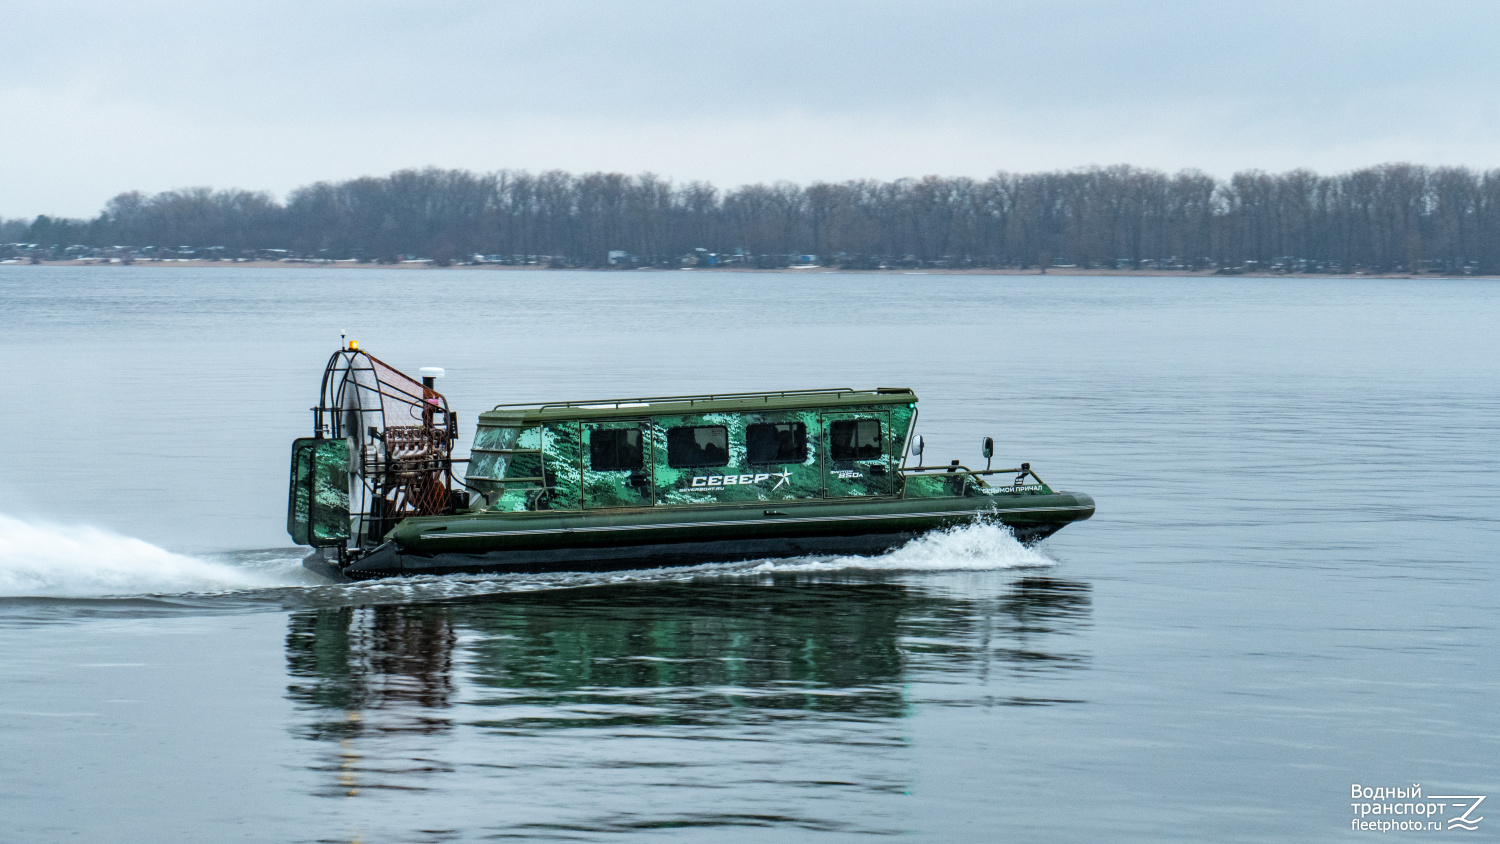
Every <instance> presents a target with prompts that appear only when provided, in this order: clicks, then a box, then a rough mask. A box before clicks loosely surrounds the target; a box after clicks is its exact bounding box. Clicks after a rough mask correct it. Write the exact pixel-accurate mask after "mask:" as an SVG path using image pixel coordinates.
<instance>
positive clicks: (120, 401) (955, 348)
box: [0, 267, 1500, 842]
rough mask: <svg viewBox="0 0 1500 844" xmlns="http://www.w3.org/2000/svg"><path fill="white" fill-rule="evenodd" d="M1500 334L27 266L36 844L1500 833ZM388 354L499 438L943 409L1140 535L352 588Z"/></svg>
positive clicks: (16, 349) (1184, 313)
mask: <svg viewBox="0 0 1500 844" xmlns="http://www.w3.org/2000/svg"><path fill="white" fill-rule="evenodd" d="M1496 325H1500V285H1497V284H1496V283H1494V282H1491V281H1475V280H1426V279H1424V280H1378V281H1320V280H1277V279H1231V280H1209V279H1154V278H1068V277H1059V276H1050V275H1049V276H1046V277H1033V276H1028V277H982V276H942V275H918V274H902V275H843V274H801V275H799V274H793V273H785V274H781V273H760V274H729V273H716V274H707V273H686V272H684V273H596V274H588V273H570V272H484V271H476V272H468V271H458V270H452V271H395V270H393V271H380V270H352V271H343V270H321V269H307V270H292V269H288V270H266V271H263V270H237V269H222V270H191V269H165V268H163V269H155V268H144V267H136V268H49V267H35V268H33V267H0V364H3V366H0V395H4V396H6V397H7V398H6V401H5V404H4V407H5V412H4V413H0V443H4V448H5V453H6V456H5V468H4V470H3V472H0V828H3V829H4V830H5V834H4V835H0V839H5V840H11V839H14V840H18V841H64V840H96V841H115V840H159V841H193V842H196V841H207V840H248V841H277V842H280V841H307V842H311V841H370V842H373V841H398V842H400V841H407V842H428V841H431V842H440V841H483V840H496V839H520V840H569V841H615V840H635V839H640V840H650V841H656V840H681V841H700V840H715V841H783V840H828V841H838V840H852V839H854V838H864V837H869V836H872V835H899V836H902V837H904V838H905V839H909V840H920V841H934V842H936V841H991V840H1031V841H1084V840H1098V841H1161V840H1177V841H1204V840H1213V841H1288V840H1307V841H1324V840H1335V839H1339V840H1342V839H1343V838H1345V837H1346V836H1349V835H1357V836H1358V835H1374V834H1378V833H1351V832H1350V822H1351V807H1350V805H1349V804H1350V802H1351V800H1350V798H1349V796H1348V795H1349V793H1350V785H1351V784H1352V783H1361V784H1364V785H1372V786H1387V785H1389V786H1395V785H1400V786H1402V787H1405V786H1408V785H1410V784H1411V783H1413V782H1420V783H1422V785H1423V788H1424V791H1425V792H1426V794H1428V795H1432V794H1455V795H1481V794H1483V795H1489V801H1490V802H1492V803H1500V763H1497V761H1496V760H1497V759H1500V705H1497V703H1496V701H1497V700H1500V671H1497V670H1496V666H1497V665H1500V661H1497V654H1500V577H1497V571H1496V568H1497V563H1500V561H1497V559H1496V557H1497V552H1496V548H1497V539H1500V529H1497V527H1500V525H1497V516H1496V506H1497V504H1500V480H1497V469H1500V458H1497V453H1500V449H1497V446H1500V435H1497V419H1500V414H1497V411H1500V398H1497V387H1500V378H1497V366H1496V362H1497V361H1500V339H1497V332H1496V331H1495V326H1496ZM342 330H347V331H348V332H349V333H350V334H351V336H354V337H356V338H358V339H360V340H361V342H362V344H363V345H364V346H365V347H366V348H369V349H370V350H372V351H373V352H374V353H375V354H377V355H379V356H381V357H382V358H384V359H385V360H387V361H389V362H391V363H393V364H395V365H397V366H400V367H403V368H406V369H408V370H414V369H415V368H417V367H419V366H444V367H446V368H447V370H448V377H447V378H446V379H445V380H444V382H443V383H442V384H441V388H442V389H444V391H445V392H446V393H447V395H448V396H449V398H450V401H451V402H452V403H453V405H454V406H455V408H456V409H458V410H459V411H460V413H461V414H462V416H461V419H462V420H463V423H464V427H466V428H467V430H466V431H464V433H472V422H473V419H474V415H475V414H476V413H477V412H478V411H480V410H482V409H486V408H488V407H489V406H490V405H492V404H495V403H498V402H503V401H524V400H534V399H570V398H572V399H587V398H595V397H599V398H603V397H608V396H617V395H659V394H663V393H672V392H698V391H709V390H716V391H729V390H753V389H782V388H796V387H821V386H852V387H862V388H869V387H875V386H908V385H909V386H912V387H914V388H916V389H917V391H918V393H919V394H920V395H921V396H922V402H921V408H922V414H921V417H920V419H919V420H918V430H919V431H920V432H921V433H922V434H923V435H924V437H925V438H926V440H927V442H928V447H929V460H946V459H948V458H949V457H957V458H962V459H964V460H965V461H966V462H970V463H972V462H973V461H974V460H975V458H976V455H977V451H978V441H979V439H980V437H981V436H984V435H992V436H994V437H995V438H996V441H997V451H998V454H997V457H996V459H997V460H1001V461H1012V460H1013V461H1022V460H1025V461H1029V462H1031V463H1032V464H1033V466H1034V467H1036V469H1037V471H1038V472H1040V473H1041V475H1042V476H1043V477H1044V478H1046V479H1047V481H1048V482H1049V483H1051V484H1052V485H1053V486H1055V487H1059V488H1064V489H1072V490H1080V491H1085V492H1088V493H1090V494H1092V495H1093V496H1094V497H1095V498H1096V499H1097V500H1098V503H1099V511H1098V514H1097V515H1096V516H1095V517H1094V518H1093V519H1092V520H1090V521H1088V522H1084V523H1081V524H1077V525H1073V526H1070V527H1068V528H1067V529H1065V530H1063V531H1062V532H1061V533H1059V534H1057V535H1056V536H1054V537H1053V538H1051V539H1049V540H1048V541H1047V542H1045V543H1043V544H1042V545H1040V546H1038V547H1037V548H1035V549H1027V548H1022V547H1021V546H1019V545H1017V544H1016V543H1015V542H1014V541H1013V540H1011V539H1010V538H1009V536H1008V535H1006V534H1005V533H1004V532H1003V531H1002V530H1000V529H997V528H994V527H990V526H984V525H976V526H971V527H966V528H960V529H956V530H952V531H948V532H943V533H937V534H931V535H928V536H925V537H921V538H919V539H917V540H915V541H914V542H912V543H911V544H910V545H908V546H906V547H904V548H901V549H899V550H897V551H895V552H893V553H892V554H890V555H886V556H883V557H878V558H861V557H837V558H804V559H795V560H775V561H770V560H768V561H754V562H751V563H745V564H736V565H731V566H705V567H699V568H694V569H685V570H674V571H642V572H621V573H612V574H591V575H547V576H508V577H454V578H418V579H413V580H406V581H380V582H374V583H368V584H360V585H356V586H333V585H327V584H322V583H319V582H318V581H317V580H316V579H314V578H313V577H311V576H310V575H308V574H306V573H305V572H304V571H303V570H302V569H301V568H300V563H299V558H300V553H299V552H298V550H297V549H295V548H290V547H287V543H288V540H287V538H286V535H285V533H284V531H283V527H284V519H285V488H284V486H285V478H286V460H287V451H288V446H289V444H290V440H291V439H292V438H293V437H295V436H299V435H302V434H303V433H304V432H305V431H306V430H307V429H308V428H309V427H310V414H308V413H307V412H306V409H307V408H308V407H309V406H310V405H311V404H312V403H313V402H314V401H315V396H316V390H317V378H318V376H319V374H320V373H321V368H322V364H323V362H324V360H325V359H326V357H327V355H328V354H329V353H330V352H331V351H332V350H333V348H334V347H335V346H336V344H337V342H338V335H339V332H340V331H342ZM1008 465H1015V464H1014V463H1009V464H1008ZM1486 808H1487V807H1486ZM1476 814H1480V815H1482V814H1484V812H1477V813H1476ZM1497 829H1500V823H1496V822H1495V820H1494V819H1492V820H1486V821H1483V822H1481V823H1480V824H1479V825H1478V829H1477V830H1476V831H1475V832H1472V833H1466V832H1452V833H1449V832H1446V831H1444V832H1430V833H1424V834H1417V833H1412V832H1389V833H1386V835H1387V836H1396V837H1427V838H1433V837H1438V838H1442V837H1446V836H1449V835H1468V836H1470V837H1479V838H1482V839H1483V838H1493V837H1495V835H1496V830H1497Z"/></svg>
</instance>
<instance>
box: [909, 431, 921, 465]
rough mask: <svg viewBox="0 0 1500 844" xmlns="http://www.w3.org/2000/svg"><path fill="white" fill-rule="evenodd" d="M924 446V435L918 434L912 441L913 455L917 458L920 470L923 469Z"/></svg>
mask: <svg viewBox="0 0 1500 844" xmlns="http://www.w3.org/2000/svg"><path fill="white" fill-rule="evenodd" d="M922 446H923V442H922V435H921V434H917V436H916V437H915V438H914V439H912V441H911V453H912V454H915V455H916V456H917V468H918V469H920V468H922Z"/></svg>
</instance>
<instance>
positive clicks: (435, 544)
mask: <svg viewBox="0 0 1500 844" xmlns="http://www.w3.org/2000/svg"><path fill="white" fill-rule="evenodd" d="M767 504H768V503H767V502H758V503H756V504H754V505H748V506H747V505H744V504H740V505H733V506H702V505H698V506H692V507H682V508H675V507H674V508H664V507H659V506H658V507H649V508H639V509H618V510H611V511H608V512H597V511H596V512H588V511H582V512H578V511H574V512H558V511H551V512H548V511H540V512H512V513H477V514H464V515H454V516H434V517H425V518H412V519H407V520H405V521H403V522H402V523H401V524H400V525H399V526H397V528H396V529H395V530H393V531H392V532H391V533H390V534H389V535H388V537H387V540H388V541H387V542H386V543H385V544H383V545H381V546H380V547H378V548H376V549H374V550H373V551H371V552H370V553H369V554H366V555H364V556H363V557H361V558H360V559H358V560H356V561H355V562H354V563H353V564H352V565H349V566H347V567H346V568H344V569H342V570H340V569H339V568H338V567H337V566H336V565H333V564H332V563H331V562H324V558H323V557H322V554H321V552H320V553H315V554H314V555H313V556H312V557H309V558H308V561H307V566H308V568H310V569H312V570H314V571H317V572H319V573H320V574H323V575H325V576H328V577H330V578H331V579H335V580H367V579H372V578H383V577H396V576H411V575H420V574H477V573H512V572H514V573H522V572H556V571H601V570H611V569H645V568H662V567H673V566H692V565H702V564H706V563H726V562H740V561H744V560H754V559H763V558H774V557H797V556H809V555H811V556H817V555H831V554H878V553H881V552H884V551H887V550H890V549H892V548H895V547H898V546H899V545H901V544H902V543H904V542H906V541H907V540H909V539H911V538H912V537H914V536H917V535H920V534H922V533H925V532H927V531H930V530H935V529H939V528H945V527H951V526H954V525H960V524H964V523H968V522H972V521H974V520H976V519H993V520H995V521H997V522H999V523H1002V524H1004V525H1006V526H1007V527H1009V528H1010V529H1011V530H1012V531H1013V532H1014V533H1015V534H1016V537H1017V539H1019V540H1021V541H1022V542H1028V543H1030V542H1037V541H1040V540H1042V539H1044V538H1046V537H1047V536H1049V535H1051V534H1052V533H1054V532H1056V531H1057V530H1059V529H1060V528H1062V527H1063V526H1065V525H1067V524H1068V523H1070V522H1074V521H1079V520H1082V519H1087V518H1089V517H1090V516H1091V515H1093V513H1094V500H1093V499H1092V498H1090V497H1089V496H1087V495H1084V494H1081V493H1066V492H1064V493H1053V494H1048V495H1025V496H1014V497H1011V496H1005V497H999V496H985V497H982V498H980V497H972V496H970V497H933V498H922V499H912V498H882V499H863V500H852V501H851V500H843V501H837V502H831V501H786V502H774V503H771V504H770V506H767Z"/></svg>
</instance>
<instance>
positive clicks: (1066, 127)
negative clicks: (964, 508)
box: [0, 0, 1500, 217]
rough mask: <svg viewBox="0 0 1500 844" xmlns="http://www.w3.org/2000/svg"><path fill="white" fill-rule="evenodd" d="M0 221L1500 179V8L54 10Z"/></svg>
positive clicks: (8, 104)
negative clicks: (514, 174)
mask: <svg viewBox="0 0 1500 844" xmlns="http://www.w3.org/2000/svg"><path fill="white" fill-rule="evenodd" d="M3 8H4V15H3V23H0V216H4V217H22V216H31V215H34V214H38V213H48V214H62V215H69V216H91V215H93V214H95V213H97V211H98V210H99V208H100V207H101V205H102V204H103V203H104V201H105V200H107V199H108V198H109V197H110V196H113V195H114V194H116V193H119V192H121V191H125V190H133V189H138V190H145V191H158V190H165V189H169V188H174V187H183V186H190V185H211V186H215V187H243V188H252V189H266V190H271V191H273V192H275V193H276V194H278V195H284V194H285V192H286V191H287V190H289V189H290V188H293V187H295V186H297V185H299V184H305V183H307V182H311V181H316V180H320V179H340V178H348V177H353V176H359V175H365V174H384V173H387V172H390V171H392V170H395V169H400V168H403V167H421V166H426V165H437V166H442V167H465V168H470V169H474V170H494V169H500V168H518V169H530V170H544V169H551V168H561V169H566V170H573V171H583V170H613V171H624V172H630V173H635V172H642V171H647V170H649V171H652V172H655V173H658V174H661V175H664V176H668V177H671V178H673V179H675V180H679V181H683V180H690V179H707V180H711V181H713V182H715V183H717V184H719V185H721V186H733V185H738V184H743V183H746V182H754V181H774V180H779V179H789V180H793V181H801V182H806V181H811V180H816V179H827V180H841V179H848V178H857V177H877V178H894V177H897V176H921V175H925V174H941V175H969V176H977V177H983V176H987V175H990V174H992V173H994V172H995V171H997V170H1010V171H1031V170H1041V169H1056V168H1073V167H1080V166H1087V165H1090V164H1115V163H1128V164H1136V165H1141V166H1148V167H1156V168H1161V169H1165V170H1169V171H1175V170H1178V169H1182V168H1188V167H1193V168H1198V169H1201V170H1205V171H1207V172H1210V173H1213V174H1216V175H1227V174H1229V173H1232V172H1234V171H1235V170H1240V169H1247V168H1261V169H1266V170H1285V169H1291V168H1294V167H1310V168H1314V169H1318V170H1323V171H1336V170H1344V169H1349V168H1353V167H1359V166H1364V165H1368V164H1374V163H1379V162H1384V161H1397V160H1407V161H1415V162H1420V163H1426V164H1465V165H1469V166H1473V167H1480V168H1490V167H1496V166H1500V109H1497V106H1500V84H1497V83H1500V70H1497V66H1500V63H1497V60H1496V58H1495V50H1494V45H1495V38H1496V33H1497V31H1500V2H1496V0H1474V1H1473V2H1467V1H1466V2H1442V0H1425V2H1378V0H1363V2H1318V0H1298V2H1258V3H1237V2H1231V0H1205V2H1173V0H1164V1H1163V2H1154V3H1153V2H1135V3H1127V2H1120V0H1079V2H1041V0H1029V2H1005V0H985V1H984V2H966V1H964V2H950V1H949V0H925V2H915V0H905V2H883V0H859V2H846V0H834V1H833V2H829V0H795V1H794V0H758V2H757V0H748V1H745V2H736V3H726V2H714V0H635V2H621V0H614V1H613V2H605V1H604V0H548V2H528V3H515V2H507V1H506V0H424V2H415V1H414V0H412V1H409V2H397V0H371V2H349V1H348V0H296V1H295V2H292V0H215V1H214V2H205V0H108V1H106V0H48V2H40V0H36V2H30V1H29V0H23V2H22V3H17V4H6V5H5V6H4V7H3Z"/></svg>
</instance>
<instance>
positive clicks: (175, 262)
mask: <svg viewBox="0 0 1500 844" xmlns="http://www.w3.org/2000/svg"><path fill="white" fill-rule="evenodd" d="M0 266H9V267H112V268H116V269H128V268H133V267H167V268H181V269H209V268H211V269H241V268H243V269H282V270H293V269H320V270H335V269H344V270H460V271H471V272H472V271H479V272H496V271H510V272H545V271H550V270H552V269H553V268H551V267H544V266H538V265H516V264H453V265H451V266H447V267H439V266H435V265H433V264H431V263H428V262H425V261H405V262H402V263H399V264H377V263H373V262H371V263H359V262H357V261H206V260H201V259H196V258H165V259H161V260H145V261H133V262H131V263H128V264H127V263H124V262H122V261H101V260H97V259H81V260H70V261H40V262H38V263H31V262H29V261H0ZM558 271H560V272H590V273H632V272H654V273H676V272H702V273H721V272H736V273H780V274H793V273H804V274H812V275H817V274H824V273H837V274H840V275H995V276H1047V275H1055V276H1063V277H1076V276H1121V277H1127V278H1128V277H1131V276H1135V277H1139V278H1306V279H1318V278H1326V279H1419V278H1423V279H1432V280H1443V279H1455V280H1456V279H1466V278H1496V277H1497V276H1494V275H1448V274H1442V273H1281V272H1267V271H1246V272H1237V273H1220V272H1217V271H1215V270H1154V269H1153V270H1115V269H1082V268H1079V267H1052V268H1050V269H1049V270H1048V271H1046V272H1041V271H1039V270H1036V269H1032V268H1028V269H1014V268H988V267H985V268H972V269H937V268H928V269H884V270H853V269H840V268H838V267H821V266H820V267H781V268H776V269H758V268H754V267H635V268H631V269H623V268H620V269H610V268H604V267H570V268H566V269H565V270H558Z"/></svg>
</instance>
